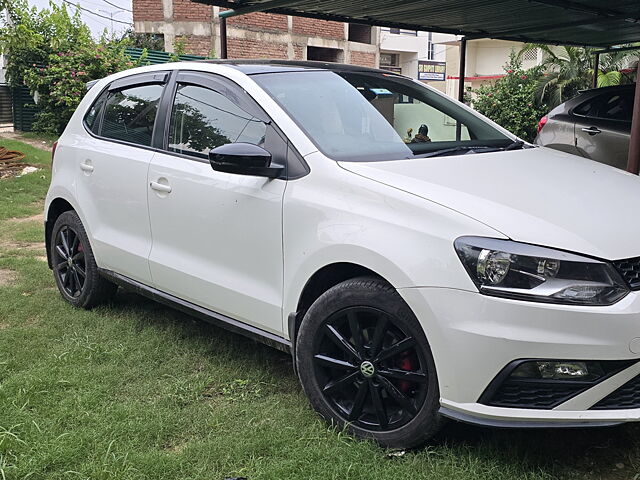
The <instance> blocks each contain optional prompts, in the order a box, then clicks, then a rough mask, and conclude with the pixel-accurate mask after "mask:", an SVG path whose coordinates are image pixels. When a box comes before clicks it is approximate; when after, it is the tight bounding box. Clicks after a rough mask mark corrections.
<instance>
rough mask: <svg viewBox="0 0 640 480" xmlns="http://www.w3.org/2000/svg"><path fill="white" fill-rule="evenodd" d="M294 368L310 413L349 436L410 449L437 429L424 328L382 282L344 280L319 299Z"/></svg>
mask: <svg viewBox="0 0 640 480" xmlns="http://www.w3.org/2000/svg"><path fill="white" fill-rule="evenodd" d="M296 365H297V368H298V373H299V376H300V380H301V383H302V386H303V388H304V390H305V392H306V394H307V395H308V397H309V399H310V401H311V404H312V406H313V407H314V408H315V409H316V410H317V411H318V412H319V413H320V414H321V415H322V416H323V417H324V418H326V419H327V420H329V421H331V422H333V423H336V424H337V425H339V426H343V425H346V426H347V428H348V429H349V430H350V432H351V433H353V434H354V435H357V436H359V437H365V438H372V439H374V440H376V441H377V442H378V443H380V444H381V445H383V446H386V447H395V448H408V447H413V446H417V445H420V444H421V443H424V442H425V441H426V440H427V439H428V438H429V437H431V436H432V435H433V434H434V433H436V432H437V430H438V429H439V428H440V426H441V424H442V419H441V417H440V415H439V414H438V408H439V392H438V382H437V377H436V371H435V365H434V362H433V358H432V355H431V350H430V348H429V344H428V343H427V339H426V337H425V335H424V332H423V330H422V327H421V326H420V324H419V322H418V320H417V319H416V318H415V315H414V314H413V312H411V310H410V309H409V307H408V306H407V305H406V303H405V302H404V301H403V300H402V298H401V297H400V295H399V294H398V293H397V292H396V291H395V289H393V288H392V287H391V286H390V285H388V284H387V283H385V282H383V281H382V280H379V279H375V278H357V279H353V280H347V281H345V282H343V283H341V284H339V285H336V286H335V287H333V288H331V289H330V290H328V291H327V292H325V293H324V294H323V295H322V296H320V298H318V300H317V301H316V302H315V303H314V304H313V305H312V306H311V308H310V309H309V311H308V312H307V314H306V315H305V317H304V319H303V322H302V325H301V328H300V334H299V336H298V340H297V345H296Z"/></svg>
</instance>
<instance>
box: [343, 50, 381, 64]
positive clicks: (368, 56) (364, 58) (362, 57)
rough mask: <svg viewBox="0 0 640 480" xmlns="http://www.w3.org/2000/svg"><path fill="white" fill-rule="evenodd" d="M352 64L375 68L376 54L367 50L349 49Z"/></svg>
mask: <svg viewBox="0 0 640 480" xmlns="http://www.w3.org/2000/svg"><path fill="white" fill-rule="evenodd" d="M350 63H351V64H352V65H362V66H363V67H373V68H377V67H378V65H376V54H375V53H368V52H356V51H353V50H351V62H350Z"/></svg>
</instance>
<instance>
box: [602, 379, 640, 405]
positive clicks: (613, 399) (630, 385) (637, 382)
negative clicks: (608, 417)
mask: <svg viewBox="0 0 640 480" xmlns="http://www.w3.org/2000/svg"><path fill="white" fill-rule="evenodd" d="M639 407H640V375H638V376H637V377H635V378H633V379H632V380H629V381H628V382H627V383H625V384H624V385H622V386H621V387H620V388H618V389H617V390H614V391H613V392H611V393H610V394H609V395H607V396H606V397H604V398H603V399H602V400H600V401H599V402H598V403H596V404H595V405H594V406H593V407H591V409H592V410H621V409H625V408H639Z"/></svg>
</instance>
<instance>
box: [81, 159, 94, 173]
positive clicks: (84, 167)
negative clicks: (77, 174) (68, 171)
mask: <svg viewBox="0 0 640 480" xmlns="http://www.w3.org/2000/svg"><path fill="white" fill-rule="evenodd" d="M80 170H82V171H84V172H87V173H91V172H93V165H91V160H87V161H86V162H83V163H81V164H80Z"/></svg>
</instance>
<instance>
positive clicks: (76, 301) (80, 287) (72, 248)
mask: <svg viewBox="0 0 640 480" xmlns="http://www.w3.org/2000/svg"><path fill="white" fill-rule="evenodd" d="M49 252H50V255H51V263H52V267H53V278H54V279H55V281H56V285H57V287H58V290H59V291H60V294H61V295H62V297H63V298H64V299H65V300H66V301H67V302H69V303H70V304H71V305H73V306H74V307H79V308H85V309H90V308H93V307H95V306H97V305H100V304H103V303H106V302H107V301H109V300H110V299H111V298H112V297H113V296H114V295H115V293H116V290H117V289H118V287H117V285H115V284H113V283H111V282H109V281H107V280H105V279H104V278H102V277H101V276H100V274H99V273H98V266H97V265H96V260H95V258H94V256H93V251H92V250H91V244H90V243H89V237H87V233H86V231H85V229H84V227H83V226H82V222H81V221H80V218H79V217H78V214H77V213H76V212H74V211H72V210H71V211H67V212H64V213H63V214H62V215H60V216H59V217H58V218H57V220H56V222H55V224H54V225H53V231H52V233H51V244H50V245H49ZM70 259H71V260H70Z"/></svg>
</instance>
